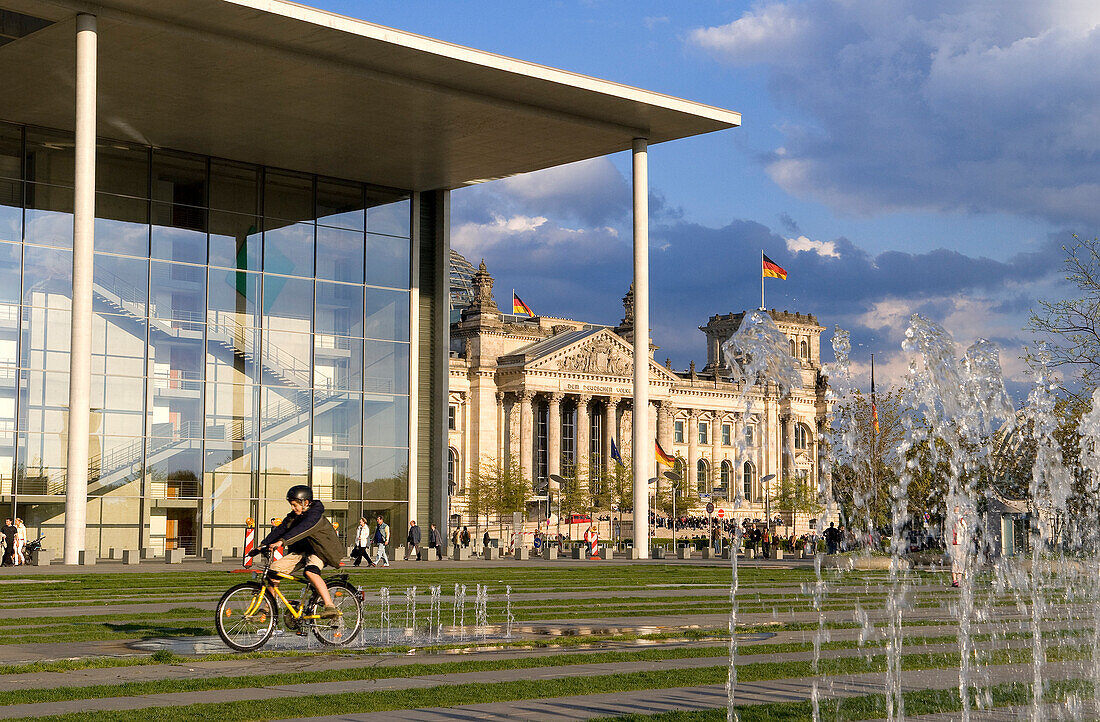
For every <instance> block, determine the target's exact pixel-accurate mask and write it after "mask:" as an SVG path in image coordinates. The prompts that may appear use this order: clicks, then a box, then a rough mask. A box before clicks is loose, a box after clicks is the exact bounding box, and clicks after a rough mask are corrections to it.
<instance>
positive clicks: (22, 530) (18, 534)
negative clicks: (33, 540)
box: [15, 517, 27, 566]
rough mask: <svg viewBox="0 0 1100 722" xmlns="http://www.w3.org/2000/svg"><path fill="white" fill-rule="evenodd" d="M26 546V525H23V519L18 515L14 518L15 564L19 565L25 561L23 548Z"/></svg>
mask: <svg viewBox="0 0 1100 722" xmlns="http://www.w3.org/2000/svg"><path fill="white" fill-rule="evenodd" d="M26 546H27V527H25V526H23V520H22V519H19V518H18V517H17V518H16V520H15V564H16V566H21V565H23V564H26V563H27V558H26V556H24V554H23V550H24V549H25V548H26Z"/></svg>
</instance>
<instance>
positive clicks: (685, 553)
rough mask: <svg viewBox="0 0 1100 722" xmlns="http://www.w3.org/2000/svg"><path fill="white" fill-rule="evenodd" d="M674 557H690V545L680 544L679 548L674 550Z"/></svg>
mask: <svg viewBox="0 0 1100 722" xmlns="http://www.w3.org/2000/svg"><path fill="white" fill-rule="evenodd" d="M676 558H677V559H691V547H690V546H686V545H685V546H682V547H680V548H679V549H677V550H676Z"/></svg>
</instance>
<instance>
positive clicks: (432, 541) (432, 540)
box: [428, 524, 443, 560]
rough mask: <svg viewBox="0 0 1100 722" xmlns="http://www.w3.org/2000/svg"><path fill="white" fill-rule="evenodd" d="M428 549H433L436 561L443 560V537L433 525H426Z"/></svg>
mask: <svg viewBox="0 0 1100 722" xmlns="http://www.w3.org/2000/svg"><path fill="white" fill-rule="evenodd" d="M428 549H435V558H436V559H437V560H438V559H442V558H443V537H442V535H440V533H439V530H438V529H436V528H435V524H429V525H428Z"/></svg>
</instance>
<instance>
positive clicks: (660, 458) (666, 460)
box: [653, 441, 676, 467]
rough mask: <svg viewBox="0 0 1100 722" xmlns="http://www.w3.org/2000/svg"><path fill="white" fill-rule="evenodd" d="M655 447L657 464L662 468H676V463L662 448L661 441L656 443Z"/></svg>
mask: <svg viewBox="0 0 1100 722" xmlns="http://www.w3.org/2000/svg"><path fill="white" fill-rule="evenodd" d="M653 445H654V447H655V449H656V452H657V463H658V464H659V465H661V466H669V467H671V466H675V464H676V461H675V459H673V458H672V457H671V456H669V455H668V454H666V453H665V450H664V449H662V448H661V442H660V441H654V442H653Z"/></svg>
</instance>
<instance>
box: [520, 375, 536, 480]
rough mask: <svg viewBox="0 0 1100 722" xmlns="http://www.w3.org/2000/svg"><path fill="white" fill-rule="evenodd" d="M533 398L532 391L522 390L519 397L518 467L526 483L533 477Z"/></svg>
mask: <svg viewBox="0 0 1100 722" xmlns="http://www.w3.org/2000/svg"><path fill="white" fill-rule="evenodd" d="M534 398H535V394H534V392H533V391H527V390H524V391H523V392H522V393H520V395H519V466H520V469H521V470H522V472H523V478H524V479H527V481H528V482H530V481H531V479H532V478H533V477H534V463H533V462H534V458H535V454H534V448H535V445H534V443H533V442H534V439H535V429H534V420H535V417H534V414H533V413H532V409H531V401H532V400H533V399H534Z"/></svg>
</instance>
